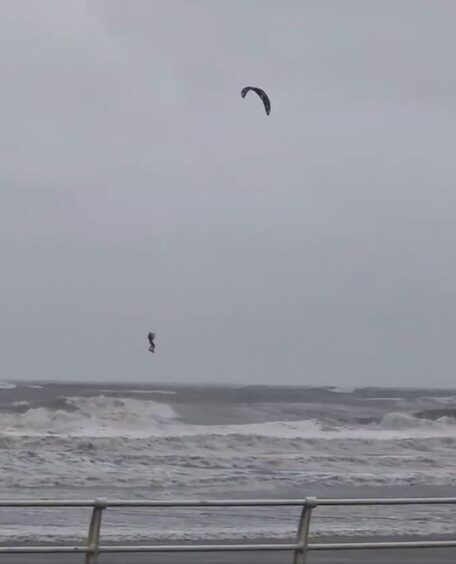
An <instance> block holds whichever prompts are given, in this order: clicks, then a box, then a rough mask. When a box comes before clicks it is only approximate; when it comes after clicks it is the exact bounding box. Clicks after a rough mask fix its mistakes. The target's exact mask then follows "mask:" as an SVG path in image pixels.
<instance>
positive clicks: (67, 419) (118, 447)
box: [0, 382, 456, 541]
mask: <svg viewBox="0 0 456 564" xmlns="http://www.w3.org/2000/svg"><path fill="white" fill-rule="evenodd" d="M455 446H456V395H455V391H454V390H394V389H389V390H386V389H347V390H344V389H337V388H306V387H295V388H285V387H261V386H255V387H243V388H234V387H229V388H228V387H227V388H223V387H210V386H199V387H184V386H164V385H160V386H140V385H138V384H135V385H134V386H131V387H128V386H120V385H115V384H112V385H111V384H110V385H109V386H106V384H104V385H103V386H101V385H95V384H90V385H88V384H85V385H80V384H67V385H62V384H53V383H43V382H33V383H26V384H20V385H16V384H14V383H11V382H3V383H2V384H1V394H0V449H1V457H0V472H1V476H2V480H1V483H0V484H1V485H0V497H2V498H33V497H35V498H59V497H61V498H84V499H87V498H89V499H91V498H95V497H106V498H131V497H134V498H201V497H205V498H221V497H226V498H228V497H255V496H261V497H268V498H274V497H299V498H302V497H305V496H306V495H319V496H330V497H337V496H356V497H359V496H363V495H369V496H377V497H379V496H383V495H402V496H414V495H454V488H455V487H456V473H455V472H454V468H455V464H456V450H455ZM328 509H329V508H328ZM452 511H453V510H452V508H451V507H450V506H448V507H445V506H442V507H438V508H436V509H435V510H434V511H433V512H431V514H428V509H426V508H425V511H424V510H423V509H422V508H420V507H418V508H387V509H382V508H380V509H378V508H377V509H372V508H358V509H356V510H353V511H352V512H346V513H347V514H344V518H343V519H340V514H338V513H337V510H335V509H334V508H331V509H330V511H324V510H322V511H321V512H319V515H318V516H317V517H316V519H315V525H314V532H315V533H316V534H320V535H325V534H352V533H353V532H354V531H355V530H356V532H357V533H358V534H366V535H368V534H373V533H376V534H379V533H380V534H387V535H391V534H404V533H408V534H422V535H425V534H433V533H454V532H456V525H455V523H456V520H455V519H454V515H453V514H452ZM32 513H33V512H32ZM209 513H210V515H208V513H207V511H199V512H197V513H196V515H195V514H193V517H194V518H192V521H191V523H192V524H191V526H190V527H189V523H188V511H187V512H185V511H182V510H176V509H174V510H170V511H169V515H163V511H161V512H160V518H159V519H157V518H154V519H153V526H152V530H151V524H150V519H151V517H153V515H152V514H153V512H151V511H149V512H148V513H147V514H146V513H145V512H142V513H141V512H140V514H135V515H132V514H131V512H130V513H129V514H128V523H129V525H128V527H125V515H123V514H122V512H121V511H118V512H116V513H115V514H113V515H110V516H109V515H108V516H107V522H106V523H107V526H106V530H105V536H106V537H107V538H108V537H109V536H110V535H111V536H112V537H113V538H122V536H128V537H131V538H135V539H146V538H151V537H154V538H156V539H161V538H176V539H181V538H193V537H197V536H198V535H200V534H201V531H204V533H205V535H206V536H209V537H211V538H231V537H234V536H239V535H241V536H245V537H258V536H260V537H261V536H264V537H271V536H275V537H285V536H288V535H290V534H292V532H293V531H294V528H295V526H296V518H297V515H296V510H291V511H290V510H279V511H278V510H277V509H274V511H271V510H269V511H267V510H258V509H256V510H253V509H248V510H245V511H238V510H236V511H235V510H233V511H229V512H228V513H227V512H225V513H224V514H223V515H222V516H220V515H216V514H213V513H212V512H209ZM34 515H35V518H34V519H33V520H32V521H33V523H31V522H30V521H31V520H30V515H29V516H28V517H27V518H26V517H24V516H23V515H22V514H21V513H20V512H19V511H18V512H11V511H8V513H5V512H4V513H0V525H1V527H0V530H1V532H0V540H1V538H8V539H10V540H11V539H14V540H16V541H23V540H30V539H34V540H40V541H42V540H46V539H47V538H50V537H51V536H53V537H55V536H56V535H57V536H61V537H62V538H65V539H75V538H79V536H83V534H84V533H85V526H86V516H85V514H84V512H81V511H80V512H75V514H72V515H71V516H66V517H65V519H62V518H61V516H60V517H58V518H56V517H55V515H54V514H52V513H51V512H50V511H49V510H44V509H41V510H36V511H35V513H34ZM360 519H361V521H360Z"/></svg>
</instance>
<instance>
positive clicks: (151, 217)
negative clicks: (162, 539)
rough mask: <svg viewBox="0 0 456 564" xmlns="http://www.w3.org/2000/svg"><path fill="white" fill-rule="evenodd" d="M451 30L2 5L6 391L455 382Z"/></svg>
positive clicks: (312, 6) (131, 8) (263, 12)
mask: <svg viewBox="0 0 456 564" xmlns="http://www.w3.org/2000/svg"><path fill="white" fill-rule="evenodd" d="M455 16H456V5H455V4H454V3H453V2H450V1H447V2H445V1H441V2H434V3H430V2H427V1H424V0H423V1H419V0H410V1H408V0H400V1H399V2H394V3H393V2H390V3H388V2H381V1H373V0H369V1H361V0H359V1H355V0H352V1H348V0H347V1H345V2H343V3H342V2H336V1H328V2H320V1H318V0H316V1H314V2H310V1H306V2H303V1H302V0H300V1H288V2H286V3H283V2H281V3H279V2H275V1H274V2H272V1H262V2H256V1H253V0H250V1H245V0H242V1H240V0H231V1H218V2H213V1H210V0H206V1H197V0H193V1H192V2H187V1H171V0H166V1H154V2H150V1H146V0H135V2H124V1H119V0H104V1H91V2H88V3H87V4H85V3H84V2H82V1H76V0H67V1H66V2H58V1H52V0H42V1H41V2H33V1H32V0H30V1H26V0H21V1H19V2H18V1H17V0H15V1H10V2H6V1H5V2H2V3H1V4H0V31H1V33H0V69H1V73H2V92H1V101H2V104H1V110H0V111H1V123H2V128H1V130H0V190H1V200H0V201H1V207H0V257H1V263H2V267H1V279H0V289H1V294H0V296H1V297H0V308H1V311H0V314H1V315H0V341H1V345H0V352H1V358H2V371H1V377H2V378H12V379H14V378H52V379H94V378H96V379H105V380H124V379H129V380H131V379H134V380H142V379H144V380H147V379H153V380H159V381H163V380H173V381H186V382H197V381H206V382H250V383H300V384H318V383H328V384H348V385H351V384H364V385H378V384H401V385H416V386H419V385H427V384H432V385H452V384H453V368H454V365H455V360H456V353H455V350H456V347H455V345H456V339H455V336H454V335H455V334H456V333H455V329H456V327H455V325H456V315H455V306H456V303H455V301H456V296H455V292H454V288H455V284H456V268H455V267H454V265H453V262H454V261H453V260H452V258H453V252H452V251H453V244H454V241H455V236H456V227H455V225H456V223H455V221H454V218H455V211H456V190H455V189H454V179H455V177H456V165H455V161H454V158H453V154H452V152H453V147H454V146H455V141H456V135H455V131H456V127H455V126H456V118H455V116H456V112H455V109H456V108H455V102H454V100H456V80H455V79H454V77H453V75H454V73H452V65H453V60H452V59H453V53H454V51H455V48H456V37H455V35H454V32H453V22H454V20H455ZM246 84H255V85H260V86H262V87H264V88H265V89H266V90H267V91H268V92H269V93H270V95H271V99H272V113H271V116H270V117H269V118H267V117H266V116H265V115H264V111H263V109H262V107H261V104H260V103H259V101H258V100H257V99H255V97H254V96H248V97H247V98H246V99H244V100H242V99H241V97H240V90H241V88H242V87H243V86H245V85H246ZM149 329H152V330H154V331H156V333H157V354H156V356H155V357H152V356H151V355H150V354H148V353H147V343H146V340H145V336H146V333H147V331H148V330H149Z"/></svg>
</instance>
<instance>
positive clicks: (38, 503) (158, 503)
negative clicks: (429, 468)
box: [0, 497, 456, 508]
mask: <svg viewBox="0 0 456 564" xmlns="http://www.w3.org/2000/svg"><path fill="white" fill-rule="evenodd" d="M442 504H443V505H451V504H456V497H403V498H400V497H398V498H394V497H392V498H317V497H312V498H311V497H307V498H302V499H183V500H178V499H133V500H126V499H111V500H110V499H98V500H77V499H30V500H9V499H3V500H0V508H1V507H100V506H102V507H103V508H109V507H274V506H282V507H286V506H294V507H303V506H305V505H312V507H318V506H347V505H348V506H349V505H442Z"/></svg>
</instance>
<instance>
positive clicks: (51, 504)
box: [0, 497, 456, 564]
mask: <svg viewBox="0 0 456 564" xmlns="http://www.w3.org/2000/svg"><path fill="white" fill-rule="evenodd" d="M362 505H364V506H380V505H456V497H424V498H358V499H357V498H352V499H349V498H347V499H337V498H335V499H330V498H329V499H328V498H326V499H325V498H316V497H306V498H304V499H228V500H100V499H99V500H95V501H92V500H66V499H63V500H0V508H6V507H11V508H12V507H15V508H21V507H22V508H40V507H48V508H84V507H85V508H92V515H91V519H90V525H89V530H88V535H87V543H86V544H85V545H83V546H54V545H51V546H27V545H25V546H0V556H1V554H5V553H8V554H40V553H41V554H43V553H44V554H68V553H72V554H74V553H80V554H83V555H85V564H96V563H97V560H98V555H99V554H100V553H139V552H147V553H157V552H173V553H177V552H180V553H182V552H243V551H288V552H291V553H292V555H293V564H305V563H306V555H307V554H308V552H310V551H322V550H363V549H387V548H396V549H397V548H439V547H440V548H443V547H455V548H456V539H454V540H426V539H423V540H414V541H382V542H332V543H331V542H330V543H312V542H309V540H310V524H311V518H312V512H313V510H314V509H315V508H317V507H323V506H338V507H341V506H362ZM277 506H280V507H286V506H288V507H290V506H293V507H300V508H301V516H300V519H299V523H298V527H297V533H296V538H295V540H294V541H293V542H288V543H287V542H283V543H282V542H281V543H247V544H244V543H230V544H217V543H214V544H151V545H135V544H127V545H115V544H112V545H103V544H100V531H101V525H102V516H103V513H104V512H105V511H106V510H107V509H113V508H120V507H123V508H166V507H174V508H191V507H277ZM455 557H456V554H455Z"/></svg>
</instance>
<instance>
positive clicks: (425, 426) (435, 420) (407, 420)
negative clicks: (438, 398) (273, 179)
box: [0, 394, 456, 441]
mask: <svg viewBox="0 0 456 564" xmlns="http://www.w3.org/2000/svg"><path fill="white" fill-rule="evenodd" d="M176 405H177V404H176ZM3 409H4V411H3V412H0V429H1V435H8V434H13V435H61V436H66V435H68V436H81V437H97V436H113V437H115V436H130V437H149V436H150V437H194V436H203V437H207V436H218V437H226V436H235V437H251V438H252V440H253V439H254V438H265V439H267V438H272V439H280V440H289V439H309V440H310V439H315V440H341V439H350V440H361V441H373V440H375V441H385V440H402V439H407V438H412V439H413V438H423V437H429V438H431V437H439V436H440V437H452V436H453V435H454V434H455V429H456V418H455V414H456V410H451V409H448V408H445V409H444V408H442V409H439V410H427V411H421V412H418V413H407V412H401V411H397V412H389V413H386V414H384V415H383V416H373V417H355V420H354V421H353V422H352V423H350V422H348V421H342V420H341V419H340V414H339V415H338V412H337V411H335V415H334V419H333V420H332V421H331V420H329V419H328V418H326V420H324V419H318V418H316V415H317V414H318V413H320V411H319V410H316V411H315V409H314V411H309V414H310V413H312V414H313V415H314V417H308V418H303V419H299V420H292V421H288V420H274V421H265V422H262V423H242V422H239V423H236V424H233V423H232V424H224V425H222V424H212V425H204V424H190V423H186V422H185V421H184V420H183V419H182V417H181V416H180V415H179V413H178V412H176V406H175V405H174V406H173V407H172V406H171V405H169V404H168V403H164V402H161V401H156V400H151V399H145V398H129V397H120V396H106V395H103V394H100V395H96V396H89V397H77V396H76V397H70V396H68V397H66V396H60V397H55V398H52V399H48V400H40V401H18V402H14V403H12V404H8V405H7V406H6V407H4V408H3ZM338 417H339V421H338V420H337V418H338ZM352 417H353V415H352Z"/></svg>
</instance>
